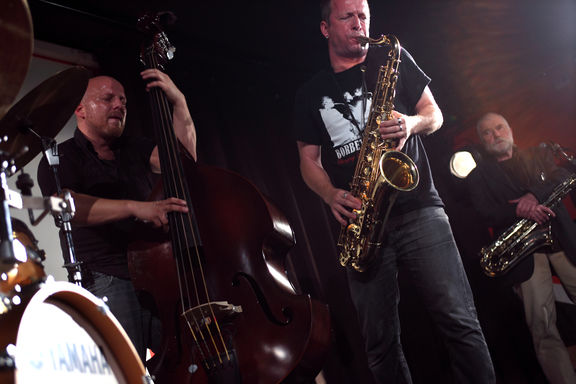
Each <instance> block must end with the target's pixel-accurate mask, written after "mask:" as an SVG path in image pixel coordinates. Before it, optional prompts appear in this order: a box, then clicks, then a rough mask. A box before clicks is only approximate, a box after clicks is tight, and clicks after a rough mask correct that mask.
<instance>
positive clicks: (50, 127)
mask: <svg viewBox="0 0 576 384" xmlns="http://www.w3.org/2000/svg"><path fill="white" fill-rule="evenodd" d="M0 40H2V41H3V44H2V47H1V48H0V203H1V204H0V384H3V383H16V382H17V383H24V384H27V383H38V382H48V383H77V382H79V381H82V382H85V383H146V382H151V380H150V378H149V377H148V376H146V371H145V369H144V365H143V363H142V362H141V361H140V358H139V357H138V355H137V353H136V351H135V349H134V347H133V345H132V343H131V342H130V340H129V339H128V336H127V335H126V333H125V332H124V330H123V329H122V327H121V326H120V324H119V323H118V321H117V320H116V318H115V317H114V316H113V315H112V314H111V313H110V311H109V309H108V307H107V306H106V304H105V302H104V301H103V300H102V299H100V298H97V297H96V296H94V295H93V294H91V293H90V292H88V291H87V290H85V289H84V288H82V287H81V277H80V264H79V263H77V262H76V261H75V257H74V252H73V246H72V242H71V235H70V219H71V218H72V216H73V214H74V204H73V200H72V198H71V197H70V195H69V194H64V195H63V197H34V196H31V193H30V188H31V179H30V178H29V176H28V175H26V174H25V173H23V172H21V174H20V176H19V179H18V182H17V183H16V185H17V187H18V188H19V189H20V190H21V193H19V192H16V191H13V190H10V189H9V188H8V185H7V179H8V178H9V177H11V176H13V175H14V174H15V173H16V172H17V171H18V170H20V171H22V169H23V167H24V166H25V165H26V164H27V163H28V162H30V161H31V160H32V159H33V158H34V157H35V156H37V155H38V154H39V153H43V155H44V156H46V158H47V160H48V163H49V164H50V165H51V168H52V169H53V171H54V172H55V173H54V176H55V177H56V180H57V174H56V169H57V164H58V156H57V151H56V148H57V146H56V143H55V140H54V137H55V136H56V134H57V133H58V132H59V131H60V130H61V129H62V127H63V126H64V125H65V124H66V122H67V120H68V119H69V118H70V116H71V115H72V113H73V111H74V109H75V107H76V106H77V105H78V102H79V101H80V99H81V97H82V95H83V93H84V90H85V89H86V85H87V83H88V71H87V70H85V69H83V68H80V67H76V68H70V69H68V70H65V71H62V72H60V73H58V74H56V75H55V76H53V77H51V78H49V79H48V80H46V81H44V82H43V83H42V84H40V85H39V86H38V87H36V88H35V89H34V90H32V91H31V92H30V93H28V94H27V95H25V96H24V97H23V98H22V99H21V100H20V101H19V102H18V103H17V104H15V105H12V102H13V100H14V98H15V97H16V95H17V93H18V91H19V90H20V87H21V85H22V83H23V82H24V78H25V76H26V73H27V71H28V67H29V62H30V58H31V55H32V47H33V34H32V19H31V17H30V11H29V8H28V5H27V3H26V0H2V1H0ZM10 208H12V209H27V210H28V212H29V216H30V221H31V223H32V224H33V225H35V223H37V222H38V221H39V220H41V219H42V218H43V217H44V216H45V215H47V214H48V213H51V214H52V215H53V216H54V218H55V219H56V222H59V223H60V224H61V225H60V228H61V230H62V231H63V232H64V234H65V235H66V236H65V237H66V238H67V239H68V244H67V248H68V255H64V259H65V260H66V263H67V264H65V267H66V268H67V269H68V271H69V280H70V282H56V281H54V279H53V278H51V277H50V276H47V275H46V273H45V271H44V267H43V264H42V263H43V261H44V260H45V257H46V255H45V253H44V251H42V250H41V249H40V248H39V245H38V241H37V240H36V238H35V237H34V234H33V233H32V231H30V230H29V228H28V227H27V226H26V224H25V223H24V222H23V221H21V220H18V219H16V218H11V216H10ZM33 210H43V213H42V214H41V215H40V216H39V217H38V218H36V219H34V214H33Z"/></svg>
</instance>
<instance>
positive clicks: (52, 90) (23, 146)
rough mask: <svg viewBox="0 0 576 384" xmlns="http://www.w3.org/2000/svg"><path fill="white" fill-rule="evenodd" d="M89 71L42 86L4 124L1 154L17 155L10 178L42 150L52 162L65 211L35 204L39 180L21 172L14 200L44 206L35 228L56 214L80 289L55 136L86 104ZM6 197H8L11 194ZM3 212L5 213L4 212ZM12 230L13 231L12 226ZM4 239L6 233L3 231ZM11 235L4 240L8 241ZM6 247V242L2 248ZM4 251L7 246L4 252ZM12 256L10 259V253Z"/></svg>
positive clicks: (77, 70) (73, 71)
mask: <svg viewBox="0 0 576 384" xmlns="http://www.w3.org/2000/svg"><path fill="white" fill-rule="evenodd" d="M88 79H89V72H88V70H87V69H86V68H83V67H73V68H69V69H67V70H64V71H61V72H59V73H57V74H56V75H54V76H52V77H50V78H49V79H47V80H45V81H44V82H42V83H41V84H40V85H38V86H37V87H36V88H34V89H33V90H32V91H30V92H29V93H28V94H26V95H25V96H24V97H23V98H22V99H21V100H20V101H18V103H16V104H15V105H14V106H13V107H12V108H10V110H9V111H8V113H7V114H6V115H5V116H4V117H3V118H2V120H0V137H1V138H2V139H1V140H0V151H3V152H4V153H9V154H16V155H14V156H13V160H12V165H11V167H10V175H12V174H14V173H15V172H16V171H17V170H21V169H22V167H24V166H25V165H26V164H28V162H30V161H31V160H32V159H33V158H34V157H36V155H37V154H39V153H40V152H42V153H43V155H44V156H45V157H46V160H48V164H49V166H50V169H51V171H52V173H53V175H54V180H55V182H56V184H55V185H56V187H57V190H56V192H57V194H58V196H63V198H62V200H61V201H59V202H58V203H57V204H59V205H61V206H59V209H53V208H54V206H53V201H52V200H49V201H46V200H45V201H41V202H39V201H36V202H34V201H30V198H31V188H32V186H33V182H32V180H31V179H30V177H29V176H28V175H26V174H21V175H20V177H19V180H18V182H17V187H18V188H19V189H20V190H21V191H22V196H15V197H12V198H11V200H13V201H16V200H19V199H20V198H21V200H22V204H24V202H25V201H26V202H27V203H28V204H30V205H33V206H35V207H38V206H39V205H42V209H44V212H43V214H41V215H40V216H39V217H38V218H34V215H33V213H32V212H31V211H30V210H31V209H39V208H28V207H26V208H27V209H29V211H28V215H29V217H30V222H31V224H32V225H37V224H38V223H39V222H40V221H41V220H42V219H43V218H44V216H45V215H46V214H47V213H48V212H52V214H53V216H54V219H55V222H56V225H57V226H58V227H59V228H60V230H61V231H62V233H63V235H64V236H63V237H64V239H65V241H66V247H65V252H64V254H63V256H64V268H66V270H67V271H68V280H69V281H70V282H72V283H75V284H77V285H81V283H82V274H81V263H79V262H78V261H77V260H76V256H75V252H74V245H73V242H72V232H71V231H72V227H71V224H70V220H71V219H72V217H73V211H74V204H73V200H72V197H71V195H70V193H69V192H63V191H62V188H61V187H60V181H59V177H58V164H59V157H58V149H57V144H56V140H54V137H55V136H56V135H57V134H58V132H59V131H60V130H61V129H62V127H64V125H65V124H66V122H67V121H68V119H70V116H71V115H72V114H73V112H74V109H75V108H76V107H77V106H78V104H79V103H80V100H81V99H82V96H83V95H84V91H85V90H86V87H87V86H88ZM5 195H6V194H5ZM0 214H2V212H1V209H0ZM7 232H9V228H7ZM0 235H2V234H1V233H0ZM4 238H5V236H2V239H4ZM0 246H1V244H0ZM0 252H2V248H0ZM7 257H10V255H9V254H8V256H7Z"/></svg>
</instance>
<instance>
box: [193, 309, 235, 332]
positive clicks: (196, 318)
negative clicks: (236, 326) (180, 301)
mask: <svg viewBox="0 0 576 384" xmlns="http://www.w3.org/2000/svg"><path fill="white" fill-rule="evenodd" d="M241 312H242V307H241V306H240V305H233V304H230V303H228V302H227V301H211V302H209V303H204V304H201V305H198V306H196V307H193V308H190V309H188V310H187V311H186V312H184V313H183V314H182V315H183V316H184V318H185V319H186V321H187V322H188V325H189V326H190V327H191V328H192V329H194V330H195V331H196V332H200V333H202V329H204V328H207V327H210V326H212V325H214V324H215V323H217V322H225V321H226V320H228V319H232V318H234V317H235V316H236V315H237V314H239V313H241Z"/></svg>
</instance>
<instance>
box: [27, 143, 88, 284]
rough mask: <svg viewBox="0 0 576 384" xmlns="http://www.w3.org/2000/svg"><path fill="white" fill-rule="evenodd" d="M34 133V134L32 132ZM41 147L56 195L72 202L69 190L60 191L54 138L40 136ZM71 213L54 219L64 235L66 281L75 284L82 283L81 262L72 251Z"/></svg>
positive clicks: (57, 156)
mask: <svg viewBox="0 0 576 384" xmlns="http://www.w3.org/2000/svg"><path fill="white" fill-rule="evenodd" d="M34 134H36V133H35V132H34ZM41 140H42V148H43V149H44V151H43V154H44V157H45V158H46V160H47V161H48V165H49V166H50V170H51V171H52V174H53V176H54V182H55V183H56V192H57V193H58V196H64V200H65V201H68V202H70V203H72V201H73V200H72V196H71V194H70V192H69V191H64V192H63V191H62V187H61V186H60V178H59V176H58V165H59V164H60V157H59V155H58V145H57V143H56V140H54V139H52V138H49V137H42V138H41ZM72 216H73V214H71V213H70V211H69V210H68V211H62V212H60V213H59V214H55V215H54V220H55V222H56V226H58V227H59V228H60V231H61V232H62V234H63V235H64V241H65V243H66V252H64V255H63V256H64V268H66V270H67V271H68V281H70V282H71V283H74V284H76V285H80V286H81V285H82V262H81V261H77V260H76V253H75V251H74V242H73V240H72V226H71V224H70V221H71V220H72Z"/></svg>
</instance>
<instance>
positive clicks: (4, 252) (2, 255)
mask: <svg viewBox="0 0 576 384" xmlns="http://www.w3.org/2000/svg"><path fill="white" fill-rule="evenodd" d="M0 157H1V159H2V160H1V161H2V164H1V168H0V189H1V191H0V194H1V195H2V197H1V201H0V267H1V268H0V272H4V267H5V266H10V267H11V266H12V265H13V264H14V263H16V262H17V260H16V257H15V255H14V248H13V247H12V241H13V240H14V236H13V234H12V220H11V218H10V208H9V206H8V197H7V196H8V194H9V188H8V182H7V180H6V170H7V168H8V167H9V166H10V163H11V160H8V159H7V157H6V156H5V154H4V153H2V154H1V156H0Z"/></svg>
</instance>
